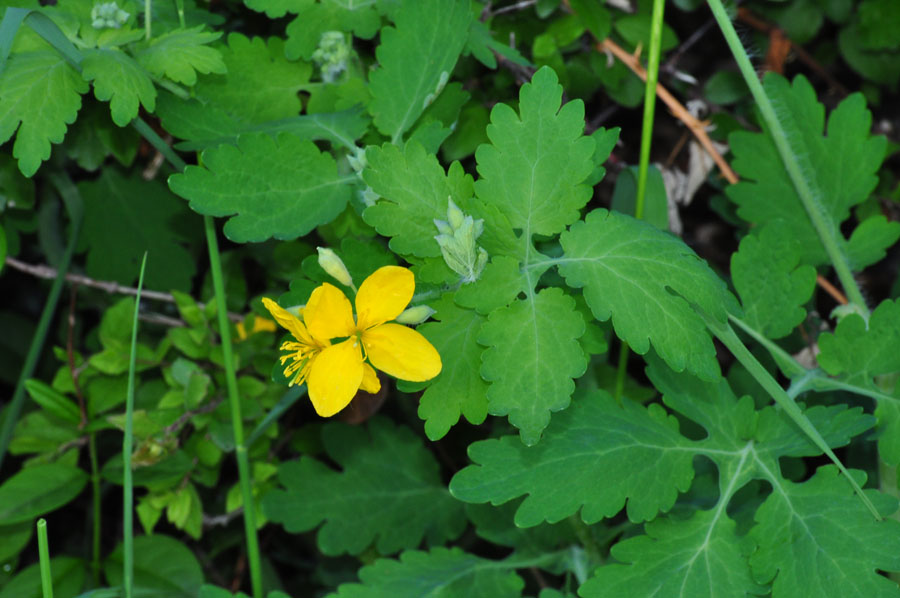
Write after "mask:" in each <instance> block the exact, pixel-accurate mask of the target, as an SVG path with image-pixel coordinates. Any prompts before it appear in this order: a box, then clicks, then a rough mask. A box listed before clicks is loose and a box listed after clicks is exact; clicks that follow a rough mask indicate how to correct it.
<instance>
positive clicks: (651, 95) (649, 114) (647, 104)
mask: <svg viewBox="0 0 900 598" xmlns="http://www.w3.org/2000/svg"><path fill="white" fill-rule="evenodd" d="M664 8H665V0H653V13H652V14H651V16H650V49H649V51H648V53H647V80H646V82H645V83H644V121H643V123H642V125H641V155H640V162H639V163H638V180H637V196H636V197H635V200H634V217H635V218H637V219H638V220H642V219H643V218H644V198H645V197H646V195H647V172H648V171H649V169H650V144H651V142H652V141H653V116H654V112H655V109H656V83H657V82H658V81H659V55H660V47H661V45H662V24H663V9H664ZM629 353H630V350H629V348H628V343H626V342H625V341H624V340H623V341H622V346H621V348H620V349H619V365H618V368H617V370H616V385H615V388H614V389H613V397H614V398H615V399H616V402H617V403H619V404H620V405H621V403H622V393H623V392H624V391H625V374H626V369H627V367H628V354H629Z"/></svg>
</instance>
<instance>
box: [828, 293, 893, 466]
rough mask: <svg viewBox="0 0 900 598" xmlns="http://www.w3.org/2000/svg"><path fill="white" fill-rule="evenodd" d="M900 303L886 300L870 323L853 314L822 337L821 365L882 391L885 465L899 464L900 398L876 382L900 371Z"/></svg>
mask: <svg viewBox="0 0 900 598" xmlns="http://www.w3.org/2000/svg"><path fill="white" fill-rule="evenodd" d="M897 347H900V300H894V301H891V300H886V301H883V302H882V303H881V304H880V305H879V306H878V307H876V308H875V310H874V311H872V314H871V316H870V317H869V321H868V323H866V322H865V321H864V320H863V318H862V317H861V316H860V315H858V314H850V315H848V316H846V317H844V319H842V320H841V321H840V323H838V325H837V328H835V330H834V332H833V333H830V332H826V333H823V334H822V335H820V336H819V355H818V356H817V357H818V361H819V365H820V366H822V369H824V370H825V371H826V372H828V373H829V374H831V375H832V376H840V377H841V379H842V380H844V381H846V382H849V383H851V384H856V385H859V386H862V387H864V388H869V389H872V390H875V391H879V395H880V396H879V398H877V399H876V401H877V403H878V406H877V408H876V409H875V416H876V417H877V418H878V428H879V431H880V434H879V436H878V448H879V456H880V458H881V459H883V460H884V461H885V462H886V463H888V464H890V465H896V464H897V463H900V397H898V396H897V393H896V389H895V391H894V392H893V393H890V394H889V393H885V392H884V391H883V390H882V389H881V388H880V387H879V386H878V385H877V384H876V383H875V380H874V379H873V378H874V377H875V376H883V375H887V374H894V373H896V372H900V352H898V351H897Z"/></svg>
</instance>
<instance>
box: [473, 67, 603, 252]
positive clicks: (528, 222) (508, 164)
mask: <svg viewBox="0 0 900 598" xmlns="http://www.w3.org/2000/svg"><path fill="white" fill-rule="evenodd" d="M561 100H562V86H561V85H559V83H558V80H557V77H556V73H555V72H554V71H553V70H552V69H551V68H549V67H543V68H542V69H540V70H539V71H538V72H537V73H535V75H534V77H533V78H532V80H531V83H526V84H525V85H523V86H522V88H521V90H520V92H519V114H516V112H515V111H514V110H513V109H512V108H510V107H509V106H507V105H506V104H497V105H496V106H494V108H493V110H492V111H491V124H490V125H488V127H487V135H488V137H489V138H490V140H491V144H490V145H481V146H479V147H478V150H477V151H476V152H475V159H476V160H477V162H478V173H479V175H480V178H479V179H478V181H477V182H476V183H475V192H476V193H477V195H478V198H479V199H480V200H481V201H483V202H485V203H489V204H493V205H494V206H496V207H497V208H498V209H499V210H501V211H502V212H503V213H504V214H505V215H506V217H507V218H508V219H509V223H510V224H511V225H512V227H513V228H517V229H521V230H522V231H523V238H524V239H525V242H526V243H530V242H531V235H533V234H540V235H552V234H556V233H559V232H562V230H563V229H564V228H565V227H566V226H567V225H569V224H571V223H572V222H574V221H575V220H577V219H578V216H579V210H580V209H581V208H582V207H584V205H585V204H586V203H587V202H588V200H589V199H590V198H591V188H590V187H589V186H587V185H584V184H582V182H583V181H584V180H585V178H587V177H588V175H590V174H591V172H592V171H593V170H594V163H593V160H592V157H593V154H594V145H595V144H594V140H593V139H592V138H590V137H584V136H583V135H582V133H583V131H584V104H583V103H582V102H581V100H575V101H572V102H569V103H567V104H566V105H565V106H563V107H562V108H560V103H561Z"/></svg>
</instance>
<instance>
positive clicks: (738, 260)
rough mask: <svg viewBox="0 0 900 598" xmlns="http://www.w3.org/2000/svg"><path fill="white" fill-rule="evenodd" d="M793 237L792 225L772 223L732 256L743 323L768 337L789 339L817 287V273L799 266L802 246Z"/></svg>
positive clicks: (742, 242) (777, 221) (806, 266)
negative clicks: (741, 306)
mask: <svg viewBox="0 0 900 598" xmlns="http://www.w3.org/2000/svg"><path fill="white" fill-rule="evenodd" d="M790 234H791V231H790V225H788V224H786V223H785V222H784V221H782V220H776V221H773V222H771V223H769V224H767V225H765V226H764V227H763V229H762V230H761V231H759V232H758V233H756V234H752V235H747V236H746V237H744V238H743V239H742V240H741V245H740V247H739V248H738V251H736V252H735V253H733V254H732V255H731V279H732V282H733V283H734V287H735V289H736V290H737V292H738V294H739V295H740V297H741V303H742V305H743V308H744V321H745V322H747V324H749V325H750V326H752V327H753V328H755V329H756V330H758V331H759V332H761V333H762V334H764V335H765V336H767V337H769V338H781V337H783V336H787V335H788V334H790V332H791V330H793V329H794V327H796V326H797V325H798V324H800V322H802V321H803V319H804V318H805V317H806V310H805V309H804V308H803V305H804V304H805V303H806V302H807V301H809V299H810V297H812V294H813V290H814V289H815V286H816V271H815V269H814V268H813V267H812V266H809V265H803V266H801V265H800V251H801V249H800V243H799V242H798V241H797V240H796V239H794V238H793V237H791V236H790Z"/></svg>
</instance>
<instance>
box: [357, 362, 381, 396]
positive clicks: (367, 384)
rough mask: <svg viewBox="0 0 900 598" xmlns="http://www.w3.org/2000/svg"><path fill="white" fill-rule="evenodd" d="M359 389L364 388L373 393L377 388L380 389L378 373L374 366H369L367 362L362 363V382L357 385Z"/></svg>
mask: <svg viewBox="0 0 900 598" xmlns="http://www.w3.org/2000/svg"><path fill="white" fill-rule="evenodd" d="M359 388H360V390H364V391H366V392H368V393H371V394H375V393H376V392H378V391H379V390H381V380H379V379H378V374H376V373H375V368H373V367H372V366H370V365H369V364H368V363H364V364H363V379H362V384H360V385H359Z"/></svg>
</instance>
